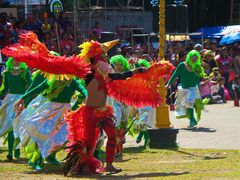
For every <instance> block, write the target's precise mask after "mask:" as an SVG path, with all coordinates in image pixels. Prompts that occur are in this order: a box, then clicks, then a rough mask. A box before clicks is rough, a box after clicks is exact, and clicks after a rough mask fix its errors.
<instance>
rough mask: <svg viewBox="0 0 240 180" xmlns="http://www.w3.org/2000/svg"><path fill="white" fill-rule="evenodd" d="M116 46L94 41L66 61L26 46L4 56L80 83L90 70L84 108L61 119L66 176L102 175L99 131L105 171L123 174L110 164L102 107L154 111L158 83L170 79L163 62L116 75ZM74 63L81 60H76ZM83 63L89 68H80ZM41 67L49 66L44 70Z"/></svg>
mask: <svg viewBox="0 0 240 180" xmlns="http://www.w3.org/2000/svg"><path fill="white" fill-rule="evenodd" d="M28 42H29V41H28ZM116 42H117V41H112V42H108V43H104V44H101V43H98V42H96V41H91V42H86V43H84V44H82V45H81V46H80V48H82V50H81V54H80V55H79V56H78V57H70V58H66V57H59V58H58V57H54V58H53V57H51V56H47V57H46V56H45V55H42V54H40V53H39V51H36V47H35V46H33V45H31V46H28V47H30V50H29V49H28V50H27V51H25V49H27V48H26V47H24V46H23V44H22V43H19V44H18V45H15V46H12V47H8V48H5V49H4V50H3V51H2V52H3V53H5V54H6V55H12V56H13V57H15V58H16V59H17V60H18V59H19V60H20V59H21V61H23V62H26V63H27V64H28V65H29V66H30V67H32V68H39V69H41V70H43V71H47V72H49V73H53V74H72V75H76V76H78V77H79V78H82V76H83V75H84V73H85V72H86V71H85V70H86V69H87V68H89V67H90V72H89V73H88V75H86V76H85V80H86V84H87V90H88V98H87V101H86V104H85V105H83V106H81V107H80V108H79V109H77V110H76V111H73V112H70V113H69V114H68V115H66V116H65V121H66V122H67V125H68V127H67V131H68V135H67V140H68V144H67V146H68V149H67V152H68V156H67V157H66V165H65V168H64V174H65V175H67V174H68V173H74V174H79V173H80V172H82V171H90V172H94V173H99V172H102V171H103V170H104V169H103V166H102V163H101V162H100V161H99V160H97V159H95V158H94V157H93V156H92V154H93V151H94V149H95V146H96V141H97V139H98V137H99V129H100V127H101V128H102V129H103V130H104V131H105V132H106V134H107V136H108V142H107V146H106V162H107V165H106V168H105V170H106V171H107V172H111V173H117V172H120V171H121V169H120V168H116V167H114V166H113V164H112V163H113V160H114V151H115V146H116V134H115V128H114V123H113V121H112V119H113V108H112V107H110V106H107V105H106V98H107V96H110V97H112V98H115V99H117V100H118V101H119V102H122V103H124V104H126V105H128V106H134V107H136V108H141V107H145V106H152V107H156V106H158V105H160V103H161V97H160V96H159V94H158V80H159V78H161V77H164V76H166V75H170V74H171V71H172V70H173V66H172V65H171V64H170V63H168V62H161V63H155V64H154V65H153V66H151V67H150V68H149V69H148V70H147V71H146V70H145V69H143V68H141V69H135V70H134V71H128V72H125V73H114V71H113V69H112V68H111V66H110V65H109V64H108V62H107V56H106V53H107V51H108V50H109V49H110V47H111V46H113V45H114V44H115V43H116ZM28 45H29V44H28ZM23 47H24V48H23ZM18 49H21V50H24V53H17V52H18ZM77 58H79V59H78V60H77ZM70 59H71V61H70ZM82 59H84V60H85V61H86V63H87V64H88V65H89V67H87V66H86V64H83V63H82ZM79 62H81V63H79ZM44 65H47V68H46V67H45V66H44ZM68 65H69V66H68ZM59 71H61V72H59ZM80 72H81V73H80ZM83 72H84V73H83ZM139 72H140V73H139ZM125 79H127V80H125Z"/></svg>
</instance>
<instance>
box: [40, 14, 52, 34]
mask: <svg viewBox="0 0 240 180" xmlns="http://www.w3.org/2000/svg"><path fill="white" fill-rule="evenodd" d="M51 27H52V26H51V23H50V22H49V19H48V18H47V17H45V18H44V20H43V24H42V32H43V34H46V33H50V31H51Z"/></svg>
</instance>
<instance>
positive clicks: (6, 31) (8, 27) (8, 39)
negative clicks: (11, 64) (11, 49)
mask: <svg viewBox="0 0 240 180" xmlns="http://www.w3.org/2000/svg"><path fill="white" fill-rule="evenodd" d="M12 33H13V27H12V24H11V23H10V22H9V21H8V16H7V14H6V13H1V14H0V48H3V47H4V46H8V45H10V44H12V39H13V36H12Z"/></svg>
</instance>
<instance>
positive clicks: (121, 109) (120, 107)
mask: <svg viewBox="0 0 240 180" xmlns="http://www.w3.org/2000/svg"><path fill="white" fill-rule="evenodd" d="M110 64H111V65H112V66H113V69H114V71H115V72H117V73H124V72H127V71H129V70H130V67H129V63H128V60H127V59H125V58H124V57H123V56H122V55H115V56H113V57H111V59H110ZM112 105H113V107H114V115H115V118H116V122H115V123H116V124H115V127H116V143H117V144H116V154H117V155H118V156H120V155H121V154H122V150H123V142H124V139H125V137H124V134H125V132H126V128H127V121H128V118H129V110H130V108H129V107H128V106H126V105H125V104H123V103H120V102H118V101H116V100H112Z"/></svg>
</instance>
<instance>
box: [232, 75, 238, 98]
mask: <svg viewBox="0 0 240 180" xmlns="http://www.w3.org/2000/svg"><path fill="white" fill-rule="evenodd" d="M232 89H233V91H234V94H235V95H234V96H235V98H237V99H240V76H236V77H235V80H234V83H233V85H232Z"/></svg>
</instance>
